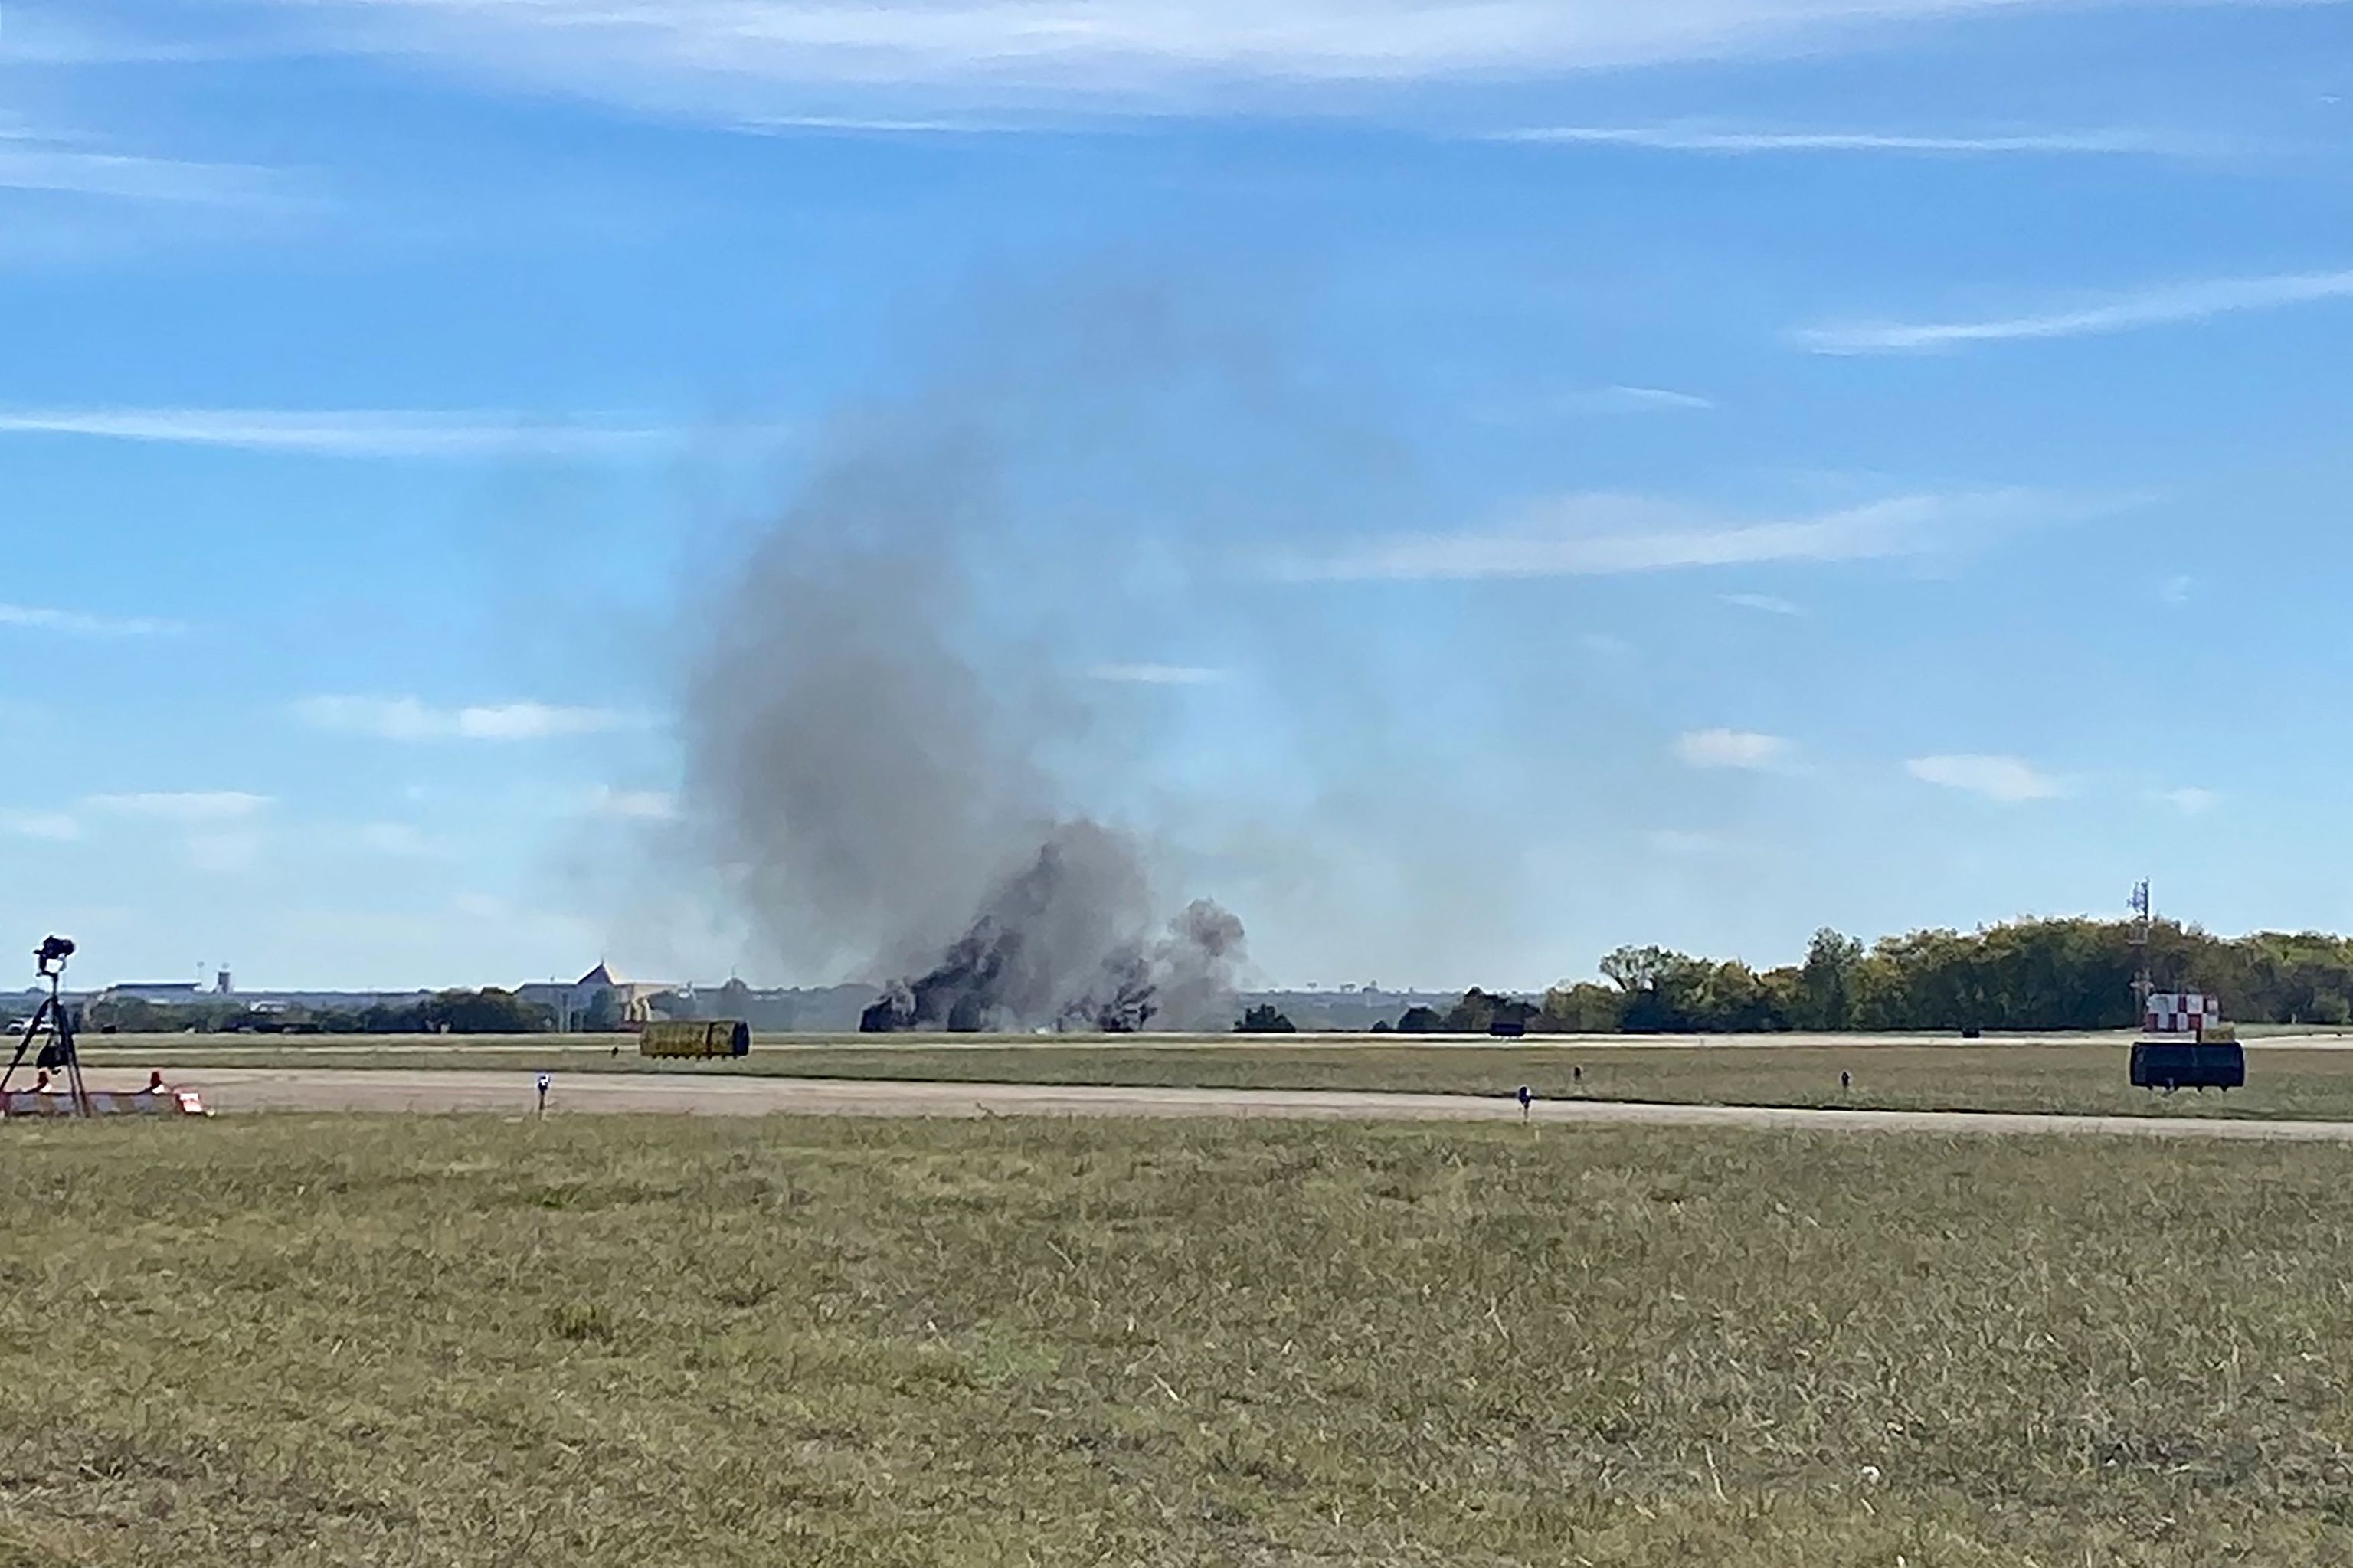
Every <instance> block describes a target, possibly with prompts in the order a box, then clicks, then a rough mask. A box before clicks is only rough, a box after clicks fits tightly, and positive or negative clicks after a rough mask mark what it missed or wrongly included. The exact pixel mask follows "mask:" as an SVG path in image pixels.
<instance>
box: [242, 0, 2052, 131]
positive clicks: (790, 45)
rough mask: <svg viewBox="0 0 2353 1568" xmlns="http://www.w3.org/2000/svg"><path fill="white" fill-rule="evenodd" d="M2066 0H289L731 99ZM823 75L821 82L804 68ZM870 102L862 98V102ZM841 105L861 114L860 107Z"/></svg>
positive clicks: (1708, 41)
mask: <svg viewBox="0 0 2353 1568" xmlns="http://www.w3.org/2000/svg"><path fill="white" fill-rule="evenodd" d="M2055 3H2057V0H1643V3H1642V4H1640V5H1630V4H1627V3H1626V0H1121V3H1120V4H1118V5H1102V4H1098V3H1095V0H705V3H696V4H671V5H644V4H632V5H616V4H614V3H613V0H308V3H307V4H302V5H296V4H293V0H284V4H283V5H282V9H283V11H284V12H285V13H286V14H287V15H288V16H290V18H293V19H296V20H297V22H298V25H300V26H306V27H309V28H311V29H313V32H312V35H311V36H312V37H315V38H317V39H318V41H320V42H321V43H322V44H327V45H331V46H332V45H340V46H341V47H344V48H354V49H364V50H368V51H371V52H386V51H396V52H407V53H412V54H416V55H420V56H423V57H426V58H432V59H436V60H438V61H441V62H443V63H445V64H447V65H449V66H451V67H453V68H458V69H467V70H470V71H474V72H489V73H492V74H496V75H502V76H505V77H507V78H509V79H520V80H525V81H529V82H532V83H534V84H539V85H547V84H556V85H561V86H563V87H565V88H566V89H567V90H574V91H579V92H585V93H589V94H594V95H597V96H602V97H606V98H608V99H619V100H625V101H633V102H655V103H659V104H662V105H664V106H667V107H673V108H683V109H687V110H690V111H696V112H700V113H702V114H705V115H708V116H711V117H713V118H726V119H730V120H733V121H738V122H740V121H744V120H750V119H755V118H757V117H759V116H763V115H767V116H777V115H782V116H786V117H792V116H795V115H798V114H808V113H812V112H814V113H816V114H818V116H819V117H823V116H824V115H826V114H829V113H833V112H837V111H839V110H840V109H841V107H842V101H843V99H844V98H845V97H850V98H852V99H853V100H855V99H868V100H872V101H877V102H878V103H879V104H880V105H881V111H880V112H879V113H878V118H881V119H884V120H891V119H897V118H902V117H903V118H906V119H911V120H915V121H923V120H928V119H930V118H931V114H930V113H929V112H925V111H916V112H914V113H912V114H906V113H903V111H905V110H906V106H907V105H908V104H910V103H914V104H929V103H932V102H934V101H939V100H945V101H950V102H956V101H972V100H974V99H979V100H981V101H990V102H1004V101H1018V100H1021V99H1025V98H1027V99H1038V98H1047V99H1051V100H1055V101H1083V102H1087V103H1091V104H1099V105H1103V106H1107V107H1117V108H1134V107H1139V106H1140V107H1145V108H1151V107H1157V106H1159V105H1160V104H1162V103H1165V102H1166V101H1167V100H1168V99H1170V98H1176V99H1179V100H1186V99H1190V98H1193V97H1194V96H1195V95H1196V94H1197V93H1198V90H1199V89H1201V88H1204V87H1216V86H1230V87H1233V88H1236V89H1239V90H1242V91H1244V92H1247V93H1251V94H1255V95H1260V96H1273V95H1291V96H1295V95H1297V94H1299V93H1301V92H1303V91H1310V90H1314V88H1315V87H1316V86H1317V84H1320V83H1335V82H1410V81H1419V80H1427V79H1436V78H1445V77H1467V76H1479V75H1512V76H1520V77H1526V76H1533V75H1538V74H1544V73H1549V72H1558V71H1564V70H1578V69H1590V68H1596V67H1612V66H1626V65H1639V64H1650V63H1656V62H1661V61H1668V60H1685V59H1715V58H1724V57H1726V56H1732V55H1745V54H1757V53H1760V52H1778V51H1784V50H1788V49H1793V48H1807V49H1819V48H1831V47H1834V46H1837V45H1839V44H1841V42H1843V41H1846V40H1847V39H1848V38H1849V37H1855V38H1861V37H1869V36H1872V35H1873V34H1878V33H1883V32H1884V30H1885V29H1887V28H1888V27H1890V26H1898V25H1901V24H1903V23H1905V22H1907V21H1911V22H1922V21H1930V20H1939V19H1946V18H1951V17H1957V16H1972V15H1980V14H1983V15H2000V14H2008V13H2014V12H2016V11H2019V10H2021V9H2023V8H2026V7H2027V6H2030V5H2046V6H2047V5H2052V4H2055ZM812 89H817V90H818V91H811V90H812ZM857 107H863V105H858V106H857ZM848 117H849V118H851V119H856V118H859V117H860V116H859V115H858V114H857V113H855V112H852V113H850V114H849V116H848Z"/></svg>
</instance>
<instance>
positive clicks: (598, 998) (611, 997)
mask: <svg viewBox="0 0 2353 1568" xmlns="http://www.w3.org/2000/svg"><path fill="white" fill-rule="evenodd" d="M622 1022H623V1021H622V1018H621V998H620V993H619V992H617V991H598V992H597V993H596V995H595V996H594V997H593V998H591V999H590V1000H589V1002H588V1005H587V1006H586V1007H585V1008H583V1009H581V1011H580V1029H581V1031H582V1033H587V1034H610V1033H613V1032H614V1031H615V1030H617V1029H618V1028H620V1027H621V1024H622Z"/></svg>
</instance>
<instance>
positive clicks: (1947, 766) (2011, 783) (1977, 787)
mask: <svg viewBox="0 0 2353 1568" xmlns="http://www.w3.org/2000/svg"><path fill="white" fill-rule="evenodd" d="M1904 770H1905V772H1907V773H1909V774H1911V775H1912V777H1913V778H1915V779H1919V780H1920V781H1921V782H1922V783H1924V784H1936V785H1941V786H1942V787H1943V788H1945V789H1966V790H1968V792H1969V793H1971V794H1973V795H1983V796H1985V797H1986V798H1987V799H1988V800H2002V801H2010V802H2016V801H2020V800H2055V799H2057V798H2058V797H2059V796H2061V795H2063V794H2065V793H2066V790H2065V789H2063V788H2062V787H2061V786H2060V784H2059V781H2058V780H2057V779H2052V778H2051V777H2050V776H2048V775H2047V774H2044V773H2042V772H2039V771H2037V770H2036V769H2035V768H2034V767H2033V766H2032V765H2031V764H2030V763H2027V762H2023V761H2021V760H2020V759H2019V758H2015V757H1982V756H1950V757H1915V758H1913V759H1912V760H1911V761H1909V762H1906V763H1905V765H1904Z"/></svg>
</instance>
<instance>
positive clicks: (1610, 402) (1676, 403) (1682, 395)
mask: <svg viewBox="0 0 2353 1568" xmlns="http://www.w3.org/2000/svg"><path fill="white" fill-rule="evenodd" d="M1554 406H1555V407H1556V408H1559V409H1560V410H1561V411H1562V412H1563V413H1569V414H1672V413H1691V412H1696V411H1699V410H1704V409H1708V408H1715V400H1714V399H1712V398H1708V397H1701V396H1700V395H1699V394H1698V393H1696V392H1676V391H1672V390H1670V389H1669V388H1667V387H1597V388H1596V389H1594V390H1593V391H1590V392H1572V393H1570V394H1569V395H1568V396H1567V397H1563V398H1561V399H1560V400H1559V402H1558V403H1556V405H1554Z"/></svg>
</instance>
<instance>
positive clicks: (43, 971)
mask: <svg viewBox="0 0 2353 1568" xmlns="http://www.w3.org/2000/svg"><path fill="white" fill-rule="evenodd" d="M73 953H74V945H73V938H71V937H44V938H41V945H40V946H39V947H37V948H34V949H33V966H34V968H35V969H36V970H37V972H38V973H39V975H40V977H41V978H42V979H43V980H54V979H56V978H57V977H58V975H61V974H63V973H64V972H65V968H66V960H67V959H70V958H72V957H73Z"/></svg>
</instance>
